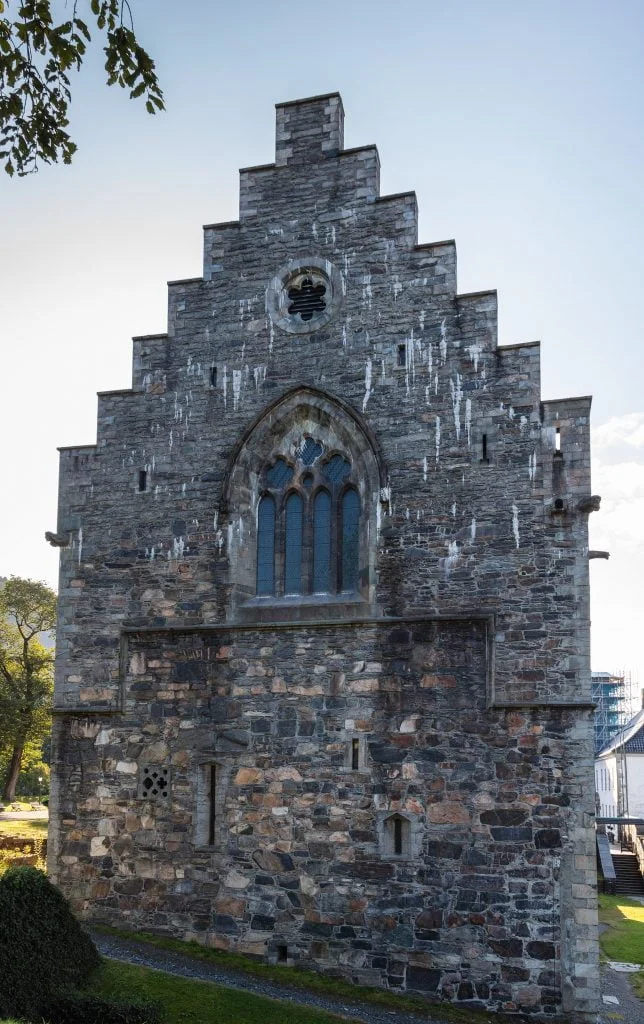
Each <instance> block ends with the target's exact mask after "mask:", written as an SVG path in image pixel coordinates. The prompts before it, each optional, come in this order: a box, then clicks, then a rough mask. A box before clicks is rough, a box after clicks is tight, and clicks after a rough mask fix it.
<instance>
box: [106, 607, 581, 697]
mask: <svg viewBox="0 0 644 1024" xmlns="http://www.w3.org/2000/svg"><path fill="white" fill-rule="evenodd" d="M432 622H436V623H440V624H443V625H447V624H448V623H450V622H453V623H458V624H462V623H467V622H471V623H476V624H477V625H485V626H487V627H488V629H490V630H492V629H494V628H495V624H494V618H493V617H492V616H490V615H418V614H416V615H408V616H403V615H401V616H398V615H391V616H385V615H383V616H379V617H373V616H369V617H367V616H365V617H364V618H363V617H361V616H354V617H352V618H349V619H310V620H301V621H297V620H292V619H287V620H280V619H276V620H274V621H270V622H259V621H254V622H220V623H213V624H212V625H211V624H205V623H204V624H191V623H185V624H181V623H171V624H168V625H165V626H161V625H159V626H154V625H150V626H128V625H124V626H122V627H121V634H122V635H124V636H137V635H139V634H150V633H196V634H203V635H205V636H208V635H211V634H217V633H248V632H251V633H252V632H254V631H255V630H259V629H263V630H269V631H270V630H278V629H328V628H329V627H334V628H343V629H349V628H354V627H355V626H367V627H370V626H396V625H413V624H414V623H432ZM520 706H522V705H517V707H520ZM592 706H593V707H594V705H592Z"/></svg>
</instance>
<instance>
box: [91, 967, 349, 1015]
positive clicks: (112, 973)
mask: <svg viewBox="0 0 644 1024" xmlns="http://www.w3.org/2000/svg"><path fill="white" fill-rule="evenodd" d="M89 988H90V990H91V991H92V992H93V993H95V994H96V995H102V996H111V997H112V998H113V999H126V1000H131V1001H132V1002H140V1001H145V1002H156V1003H161V1004H162V1005H163V1007H164V1010H165V1013H164V1020H165V1022H166V1024H212V1022H213V1021H217V1024H339V1020H340V1018H339V1017H336V1016H335V1015H331V1014H328V1013H321V1012H320V1011H319V1010H312V1009H307V1007H304V1006H291V1005H290V1004H289V1003H278V1002H276V1001H275V1000H273V999H263V998H261V997H260V996H255V995H251V994H250V993H248V992H235V991H233V990H232V989H227V988H220V987H219V986H218V985H213V984H212V983H211V982H209V981H195V980H194V978H178V977H176V976H174V975H171V974H164V973H163V972H162V971H153V970H151V969H150V968H149V967H135V966H134V965H132V964H122V963H116V962H115V961H113V960H106V961H105V962H104V964H103V966H102V967H101V968H99V971H98V973H97V975H96V977H95V979H94V983H93V984H92V985H90V986H89Z"/></svg>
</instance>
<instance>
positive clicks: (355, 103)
mask: <svg viewBox="0 0 644 1024" xmlns="http://www.w3.org/2000/svg"><path fill="white" fill-rule="evenodd" d="M11 6H14V5H13V4H12V5H11ZM61 6H63V5H61ZM81 7H82V3H81ZM132 7H133V11H134V17H135V25H136V30H137V34H138V35H139V37H140V39H141V41H142V43H143V44H144V45H145V46H146V47H147V48H148V50H149V51H150V52H151V53H152V55H153V56H154V58H155V59H156V62H157V67H158V72H159V76H160V79H161V82H162V85H163V88H164V90H165V94H166V101H167V108H168V109H167V113H165V114H163V115H160V116H158V117H156V118H151V117H148V116H147V115H146V114H145V112H144V109H143V106H142V105H141V104H140V103H138V104H137V103H134V102H131V101H129V100H128V99H127V97H126V96H125V94H123V93H121V92H120V91H116V90H114V89H110V90H108V89H106V88H105V87H104V86H103V78H104V74H103V71H102V66H101V63H102V62H101V59H100V58H101V55H100V53H99V52H96V51H94V52H92V53H91V55H90V56H89V59H88V61H87V63H86V65H85V66H84V68H83V70H82V72H81V73H80V75H78V76H75V78H74V82H73V86H74V101H73V105H72V111H71V130H72V135H73V137H74V139H75V140H76V142H77V143H78V145H79V152H78V154H77V156H76V158H75V161H74V164H73V165H72V167H60V168H59V167H54V168H43V169H42V170H41V172H40V173H39V174H38V175H35V176H32V177H30V178H28V179H23V180H15V179H14V180H12V181H10V180H9V179H8V178H6V179H5V180H2V181H1V182H0V225H1V231H0V238H1V239H2V244H1V245H0V311H1V313H2V316H1V318H0V323H1V325H2V326H1V327H0V331H1V337H2V352H3V368H4V375H3V376H4V382H5V388H4V400H3V402H2V403H1V408H0V416H1V417H2V422H1V426H2V436H3V439H4V444H3V462H4V466H5V494H6V500H5V501H4V502H3V503H2V509H1V511H0V516H1V517H2V522H1V525H2V529H1V531H0V536H1V540H0V544H1V545H2V550H1V551H0V575H3V574H4V575H6V574H7V573H10V572H13V573H17V574H20V575H30V576H36V577H41V578H44V579H46V580H48V581H49V582H51V583H55V581H56V571H57V569H56V566H57V558H56V554H55V552H54V551H53V550H52V549H50V548H48V547H47V546H46V545H45V543H44V541H43V540H42V537H43V533H44V530H45V529H53V528H54V525H55V518H56V486H57V484H56V478H57V453H56V451H55V446H56V445H58V444H60V445H65V444H76V443H91V442H92V441H93V440H94V438H95V420H96V398H95V392H96V391H97V390H108V389H110V388H120V387H127V386H128V385H129V381H130V353H131V347H130V338H131V336H132V335H136V334H146V333H153V332H156V331H163V330H164V329H165V310H166V288H165V282H166V281H167V280H169V279H170V280H171V279H173V278H180V277H191V276H195V275H198V274H199V273H200V269H201V225H202V224H204V223H209V222H212V221H217V220H229V219H234V218H236V216H237V199H238V188H237V183H238V178H237V169H238V168H239V167H243V166H247V165H251V164H257V163H266V162H270V161H271V160H272V159H273V148H274V104H275V103H276V102H278V101H283V100H287V99H294V98H296V97H299V96H309V95H313V94H316V93H323V92H330V91H335V90H339V91H340V92H341V93H342V96H343V100H344V105H345V110H346V145H347V146H354V145H361V144H366V143H371V142H375V143H377V145H378V148H379V151H380V157H381V162H382V191H383V194H384V193H387V192H399V191H404V190H407V189H410V188H413V189H415V190H416V192H417V194H418V201H419V207H420V238H421V240H422V241H432V240H438V239H443V238H455V239H456V242H457V246H458V258H459V290H460V291H462V292H467V291H474V290H480V289H484V288H489V287H496V288H497V289H498V291H499V309H500V342H501V344H510V343H513V342H519V341H529V340H532V339H535V338H539V339H540V340H541V341H542V360H543V363H542V371H543V395H544V397H545V398H560V397H565V396H567V395H583V394H593V395H594V403H593V425H594V427H595V429H596V446H595V460H594V481H593V490H594V491H596V492H597V493H600V494H602V495H603V498H604V502H603V505H604V511H603V512H600V513H596V514H595V515H594V516H593V517H591V526H592V530H593V538H592V546H594V547H600V548H607V549H609V550H610V551H611V560H610V561H609V562H608V563H606V562H603V561H602V562H594V563H592V566H591V578H592V581H593V666H594V667H595V668H598V669H609V670H610V669H614V668H618V667H620V666H623V667H626V668H630V669H631V670H632V671H633V673H634V674H635V675H637V676H638V677H639V679H640V680H641V681H642V684H643V685H644V651H642V650H641V647H640V644H639V632H640V630H641V619H642V613H643V612H644V607H643V606H644V599H643V597H642V585H641V582H640V581H641V580H642V578H643V575H644V555H643V554H642V548H641V538H640V532H639V531H640V524H641V523H642V522H643V521H644V401H643V399H642V383H641V382H642V380H643V379H644V338H643V330H642V321H641V315H640V309H639V305H640V292H641V282H642V278H643V276H644V275H643V270H644V265H643V264H644V256H643V251H644V250H643V247H642V244H641V235H642V229H643V226H644V198H643V197H644V188H643V187H642V183H643V182H644V133H643V132H642V106H643V104H642V100H643V92H644V89H643V84H644V71H643V67H642V65H643V62H642V57H641V55H642V52H643V43H644V4H642V3H641V2H640V0H637V2H635V0H613V2H612V3H609V2H608V0H604V2H598V0H568V2H566V3H562V2H561V0H559V2H554V0H541V2H538V3H537V2H536V0H524V2H522V3H516V2H514V3H512V2H509V0H507V2H506V0H480V2H475V0H454V2H452V3H450V4H445V3H438V2H435V0H424V2H422V0H399V2H398V3H396V4H392V3H385V2H382V0H374V2H371V3H367V2H363V0H344V2H338V0H327V2H326V3H325V4H323V5H319V4H316V5H313V4H310V5H293V4H292V3H290V2H289V3H287V2H284V0H272V2H270V3H268V2H259V0H247V2H246V3H245V4H243V5H241V4H240V5H236V6H235V5H223V4H217V3H213V2H208V3H206V2H195V0H193V2H190V0H188V2H186V3H184V4H181V5H180V6H179V5H177V4H169V3H163V2H157V3H154V2H152V0H136V2H135V3H133V4H132Z"/></svg>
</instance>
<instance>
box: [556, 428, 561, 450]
mask: <svg viewBox="0 0 644 1024" xmlns="http://www.w3.org/2000/svg"><path fill="white" fill-rule="evenodd" d="M555 451H556V452H560V451H561V428H560V427H556V428H555Z"/></svg>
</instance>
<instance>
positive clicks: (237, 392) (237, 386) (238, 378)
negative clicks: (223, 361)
mask: <svg viewBox="0 0 644 1024" xmlns="http://www.w3.org/2000/svg"><path fill="white" fill-rule="evenodd" d="M241 384H242V372H241V370H233V409H234V410H235V412H236V411H237V409H238V408H239V400H240V398H241Z"/></svg>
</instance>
